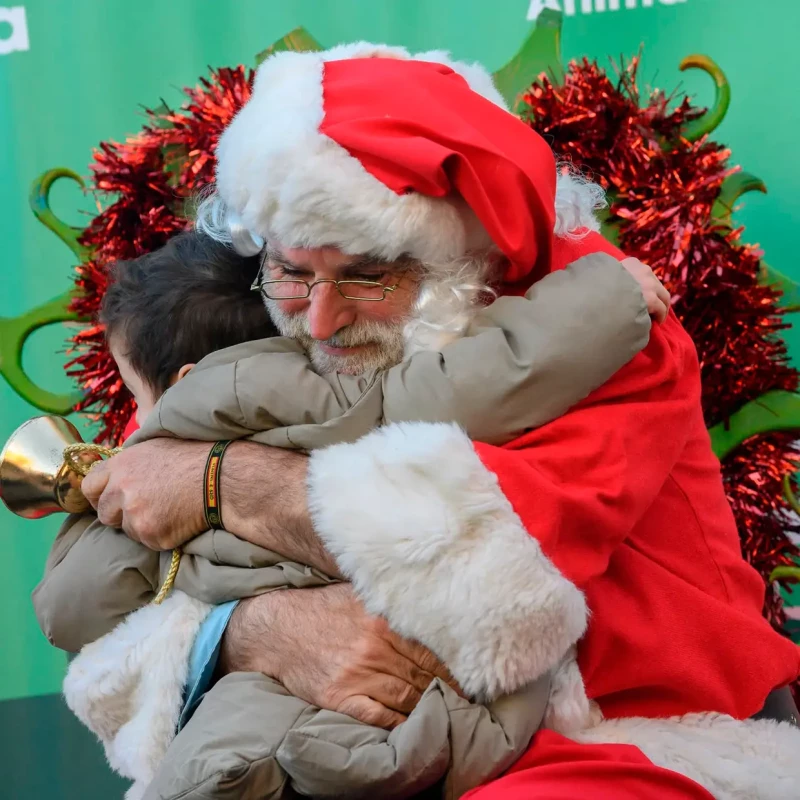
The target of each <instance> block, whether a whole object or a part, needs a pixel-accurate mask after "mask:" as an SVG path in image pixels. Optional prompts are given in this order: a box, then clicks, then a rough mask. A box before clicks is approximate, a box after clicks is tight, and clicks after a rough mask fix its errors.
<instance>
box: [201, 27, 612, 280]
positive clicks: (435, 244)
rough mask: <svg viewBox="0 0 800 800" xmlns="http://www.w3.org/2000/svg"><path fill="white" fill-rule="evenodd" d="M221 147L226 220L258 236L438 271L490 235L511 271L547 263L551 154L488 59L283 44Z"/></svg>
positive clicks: (575, 199) (569, 219) (580, 223)
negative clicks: (307, 49) (497, 83)
mask: <svg viewBox="0 0 800 800" xmlns="http://www.w3.org/2000/svg"><path fill="white" fill-rule="evenodd" d="M217 158H218V167H217V192H218V201H221V207H222V208H223V209H224V211H225V214H224V219H225V224H226V225H228V227H229V228H231V229H236V228H238V229H239V232H240V234H241V232H242V230H243V231H245V232H247V233H249V234H250V235H251V236H253V237H256V239H257V240H258V239H261V240H263V239H268V238H269V239H274V240H277V241H279V242H280V243H281V244H283V245H285V246H288V247H323V246H335V247H338V248H340V249H341V250H342V251H344V252H346V253H352V254H364V253H372V254H374V255H376V256H378V257H381V258H385V259H389V260H391V259H395V258H397V257H399V256H401V255H407V256H411V257H413V258H417V259H419V260H420V261H422V262H423V263H425V264H427V265H433V266H434V268H435V265H437V264H450V263H452V262H453V261H454V260H455V259H458V258H459V257H461V256H464V255H466V254H467V253H469V252H471V251H476V250H485V249H487V248H489V247H490V246H491V245H492V244H494V245H495V246H496V247H497V248H498V249H499V250H500V251H501V252H502V253H503V254H504V255H506V256H507V258H508V262H509V266H508V270H507V273H506V275H505V279H506V280H507V281H509V282H516V281H519V280H522V279H525V278H530V277H532V276H538V275H541V274H544V273H545V272H546V271H548V268H549V266H548V265H549V259H550V255H551V251H552V243H553V235H554V230H556V231H557V230H558V219H559V218H558V216H557V213H556V184H557V179H556V164H555V160H554V157H553V154H552V152H551V150H550V148H549V147H548V145H547V144H546V143H545V141H544V140H543V139H542V138H541V137H540V136H539V135H538V134H537V133H535V132H534V131H533V130H531V129H530V128H529V127H528V126H527V125H525V124H524V123H523V122H521V121H520V120H519V119H518V118H517V117H515V116H514V115H513V114H511V113H510V112H509V111H508V109H507V107H506V105H505V103H504V101H503V99H502V97H501V96H500V94H499V92H498V91H497V89H496V88H495V87H494V84H493V83H492V79H491V77H490V76H489V74H488V73H487V72H486V71H485V70H484V69H483V68H481V67H479V66H477V65H469V64H463V63H459V62H454V61H451V60H450V59H449V58H448V57H447V55H446V54H444V53H439V52H435V53H423V54H418V55H415V56H413V57H412V56H411V55H409V53H408V52H407V51H405V50H403V49H401V48H391V47H386V46H383V45H370V44H366V43H358V44H353V45H346V46H341V47H336V48H333V49H331V50H328V51H326V52H322V53H293V52H284V53H278V54H276V55H274V56H272V57H271V58H269V59H268V60H267V61H265V62H264V63H263V64H262V66H261V67H260V68H259V70H258V74H257V76H256V80H255V86H254V89H253V94H252V97H251V99H250V100H249V102H248V103H247V104H246V105H245V107H244V108H243V109H242V110H241V111H240V112H239V114H238V115H237V116H236V117H235V119H234V120H233V121H232V122H231V124H230V125H229V127H228V128H227V129H226V131H225V132H224V133H223V135H222V137H221V138H220V142H219V145H218V148H217ZM576 186H577V187H578V188H580V185H579V184H574V182H573V183H572V185H571V186H570V193H569V194H570V197H569V205H570V206H571V208H570V209H567V213H566V218H565V219H563V220H562V225H561V226H562V227H565V225H566V230H571V229H573V228H577V227H586V226H589V227H594V225H593V216H592V214H591V211H592V208H593V207H594V206H595V205H596V201H597V194H596V193H594V192H591V191H590V192H589V193H587V192H583V193H581V192H577V193H576V191H575V189H576ZM218 211H219V208H217V212H218ZM587 212H588V213H587ZM561 216H562V217H563V216H564V215H563V214H562V215H561ZM216 217H217V220H219V214H218V213H217V214H216ZM566 230H565V232H566ZM234 241H237V237H234ZM239 241H241V238H240V237H239ZM537 273H538V275H537Z"/></svg>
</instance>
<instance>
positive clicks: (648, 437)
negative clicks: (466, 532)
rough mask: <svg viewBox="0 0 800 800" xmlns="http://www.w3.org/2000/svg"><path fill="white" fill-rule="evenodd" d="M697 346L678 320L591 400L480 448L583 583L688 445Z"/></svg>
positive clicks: (695, 404) (555, 556)
mask: <svg viewBox="0 0 800 800" xmlns="http://www.w3.org/2000/svg"><path fill="white" fill-rule="evenodd" d="M699 403H700V380H699V367H698V364H697V356H696V354H695V350H694V345H693V344H692V342H691V340H690V339H689V337H688V335H687V334H686V332H685V331H684V330H683V329H682V328H681V326H680V323H679V322H678V321H677V319H675V317H674V316H673V315H670V317H669V319H668V320H667V322H666V323H664V324H663V325H661V326H656V327H654V328H653V333H652V335H651V339H650V343H649V344H648V346H647V347H646V348H645V350H644V351H642V352H641V353H640V354H639V355H638V356H636V357H635V358H634V359H633V361H631V362H630V363H629V364H628V365H627V366H625V367H623V369H622V370H620V371H619V372H618V373H617V374H616V375H615V376H614V377H613V378H612V379H611V380H610V381H609V382H608V383H606V384H605V385H604V386H602V387H601V388H600V389H598V390H597V391H596V392H594V394H592V395H591V396H590V397H589V398H588V399H587V400H585V401H584V402H583V403H581V404H580V405H578V406H576V407H575V408H574V409H573V410H571V411H570V412H568V413H567V414H565V415H564V416H563V417H560V418H559V419H557V420H555V421H554V422H552V423H550V424H548V425H546V426H544V427H543V428H539V429H537V430H535V431H532V432H530V433H529V434H526V435H525V436H524V437H522V438H521V439H518V440H517V441H516V442H513V443H512V444H510V445H507V446H506V447H503V448H499V447H493V446H490V445H485V444H479V443H477V444H476V445H475V447H476V450H477V453H478V456H479V457H480V459H481V460H482V462H483V464H484V466H486V467H487V468H488V469H489V470H491V471H492V472H494V473H495V474H496V475H497V477H498V479H499V481H500V486H501V488H502V490H503V492H504V494H505V495H506V497H507V498H508V499H509V501H510V502H511V504H512V505H513V507H514V510H515V511H516V512H517V514H518V515H519V516H520V518H521V520H522V523H523V525H524V526H525V528H526V529H527V530H528V532H529V533H530V534H531V535H533V536H535V537H536V538H537V539H538V540H539V542H540V543H541V545H542V549H543V550H544V552H545V553H546V554H547V555H548V556H549V557H550V558H551V559H552V560H553V562H554V563H555V564H556V566H557V567H558V568H559V569H560V570H561V571H562V572H563V574H564V575H566V576H567V577H568V578H569V579H570V580H572V581H573V582H575V583H576V584H577V585H578V586H582V585H584V584H585V583H586V582H587V581H588V580H589V579H590V578H592V577H593V576H596V575H600V574H602V573H603V572H605V570H606V567H607V564H608V560H609V557H610V555H611V552H612V551H613V550H614V549H615V548H616V547H617V545H618V544H620V543H621V542H622V541H623V540H624V539H625V538H626V536H627V535H628V533H629V532H630V530H631V529H632V528H633V526H634V525H635V524H636V523H637V522H638V521H639V520H640V519H641V518H642V516H643V515H644V513H645V512H646V511H647V509H648V507H649V506H650V504H651V503H652V502H653V500H654V499H655V497H656V495H657V494H658V493H659V491H660V490H661V488H662V486H663V485H664V482H665V481H666V479H667V476H668V475H669V473H670V471H671V469H672V468H673V466H674V465H675V463H676V461H677V459H678V458H679V457H680V455H681V452H682V450H683V448H684V445H685V444H686V441H687V439H688V436H689V431H690V430H692V429H693V428H692V425H693V424H695V423H694V422H693V420H696V415H697V414H698V413H700V412H699V408H700V406H699Z"/></svg>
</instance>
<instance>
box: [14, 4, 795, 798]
mask: <svg viewBox="0 0 800 800" xmlns="http://www.w3.org/2000/svg"><path fill="white" fill-rule="evenodd" d="M3 2H5V3H6V4H7V5H5V6H4V5H2V3H3ZM12 2H13V8H12ZM543 7H549V8H560V9H561V10H562V11H563V12H564V14H565V17H564V28H563V33H564V38H563V50H564V56H565V59H571V58H575V57H579V56H583V55H588V56H589V57H592V58H598V59H599V60H600V61H601V63H608V59H609V56H613V57H615V58H618V57H619V56H621V55H625V56H630V55H632V54H635V53H636V52H637V51H638V49H639V47H640V46H643V47H644V55H643V66H642V69H641V72H640V78H641V82H642V84H643V85H646V84H649V85H653V86H659V87H662V88H665V89H672V88H675V87H677V86H679V85H680V84H681V82H682V81H683V88H684V89H685V90H686V91H687V92H688V93H689V94H690V95H693V96H695V97H696V99H697V101H698V102H700V103H704V102H710V100H711V97H712V86H711V84H710V81H709V79H708V78H707V77H705V76H703V75H702V74H694V73H691V74H690V73H687V74H686V75H682V74H681V73H680V72H679V71H678V64H679V63H680V61H681V60H682V59H683V58H684V57H685V56H687V55H689V54H691V53H704V54H707V55H710V56H711V57H713V58H714V59H715V60H716V61H717V63H719V64H720V66H721V67H722V68H723V70H724V71H725V72H726V74H727V76H728V78H729V80H730V83H731V86H732V91H733V98H732V105H731V109H730V111H729V112H728V115H727V117H726V119H725V121H724V123H723V124H722V126H721V127H720V128H719V129H718V130H717V132H716V133H715V136H716V137H717V138H718V139H720V140H722V141H724V142H725V143H727V144H728V145H730V147H731V149H732V151H733V160H734V162H736V163H740V164H742V165H743V166H744V168H745V169H747V170H749V171H752V172H755V173H756V174H757V175H758V176H759V177H760V178H762V179H763V180H764V181H765V182H766V184H767V186H768V187H769V194H768V195H767V196H761V195H752V194H751V195H748V197H747V203H746V207H744V208H743V209H742V210H740V211H739V212H738V213H737V215H736V219H737V221H738V222H739V223H741V224H744V225H745V226H746V227H747V233H746V239H747V240H748V241H750V242H758V243H760V244H761V245H762V247H763V248H764V250H765V252H766V256H767V260H768V261H769V263H770V264H771V265H772V266H773V267H775V268H777V269H778V270H780V271H782V272H784V273H786V274H788V275H789V276H790V277H792V278H794V279H796V280H797V279H800V264H799V263H798V261H797V258H796V256H795V249H794V245H795V242H794V239H793V234H794V231H795V230H796V229H797V228H798V227H800V203H798V202H797V200H796V194H795V189H796V187H797V186H798V185H800V159H798V157H797V155H796V153H795V147H796V142H797V141H798V133H799V132H800V110H799V108H800V104H798V102H797V101H798V96H797V90H796V88H795V80H796V78H795V76H796V75H798V74H800V48H798V47H797V42H796V37H797V33H798V31H800V3H798V0H770V2H762V3H759V4H754V3H753V2H752V0H562V1H561V2H559V0H533V2H531V0H495V1H494V2H480V0H283V1H282V2H278V0H236V2H230V3H224V2H219V0H169V2H167V0H137V2H135V3H131V2H127V0H126V1H125V2H123V0H102V1H101V0H27V2H25V1H24V0H0V270H1V272H0V274H2V279H3V280H2V289H0V317H14V316H17V315H18V314H20V313H21V312H23V311H25V310H27V309H30V308H33V307H34V306H37V305H40V304H41V303H44V302H46V301H47V300H49V299H50V298H52V297H54V296H55V295H57V294H60V293H61V292H63V291H64V290H66V289H67V288H69V285H70V270H71V266H72V257H71V254H70V252H69V251H68V250H67V248H66V247H64V245H63V244H62V243H61V242H59V241H58V240H57V239H56V238H55V237H54V236H53V235H52V234H50V233H49V232H48V231H47V230H45V229H44V228H43V227H42V226H41V225H40V224H39V223H38V222H36V220H35V219H34V217H33V215H32V213H31V212H30V210H29V207H28V200H27V195H28V191H29V187H30V184H31V182H32V181H33V179H34V178H36V177H37V176H38V175H40V174H41V173H42V172H43V171H45V170H47V169H49V168H52V167H56V166H66V167H71V168H73V169H75V170H76V171H78V172H81V173H84V174H85V173H86V172H87V170H86V165H87V163H88V161H89V159H90V155H91V150H92V148H93V147H94V146H95V145H96V144H97V143H98V142H99V141H100V140H102V139H107V138H114V139H120V138H123V137H125V135H126V134H128V133H130V132H133V131H135V130H136V129H137V128H138V127H139V126H140V125H141V123H142V117H141V107H142V106H143V105H157V104H158V102H159V99H160V98H164V99H165V100H167V102H169V103H173V104H179V103H180V101H181V98H180V94H179V89H180V87H182V86H184V85H187V84H194V83H195V82H196V80H197V78H198V77H199V76H200V75H203V74H205V72H206V69H207V67H208V66H225V65H233V64H236V63H240V62H244V63H247V64H252V63H253V61H254V56H255V54H256V53H258V52H259V51H261V50H262V49H263V48H264V47H266V46H267V45H269V44H271V43H272V42H273V41H275V40H276V39H278V38H280V37H281V36H283V35H284V34H286V33H288V32H289V31H290V30H291V29H293V28H295V27H297V26H298V25H302V26H304V27H306V28H307V29H308V30H309V32H310V33H311V34H312V35H313V36H314V37H315V38H316V39H317V40H318V41H320V42H322V43H323V44H324V45H333V44H336V43H338V42H342V41H347V40H354V39H367V40H372V41H384V42H390V43H398V44H402V45H405V46H407V47H409V48H411V49H419V50H422V49H432V48H445V49H448V50H450V51H451V52H452V53H453V54H454V55H455V56H456V57H458V58H461V59H473V60H480V61H482V62H483V63H484V64H486V65H487V66H488V67H489V68H490V69H496V68H497V67H499V66H501V65H502V64H504V63H505V62H506V61H507V60H508V59H509V58H510V57H511V56H512V55H513V54H514V53H515V52H516V51H517V48H518V47H519V45H520V44H521V42H522V41H523V39H524V38H525V36H526V34H527V32H528V31H529V29H530V26H531V25H532V24H533V23H532V22H530V21H528V19H527V17H528V16H529V14H533V13H535V12H536V10H537V9H538V8H543ZM65 183H66V186H65V185H59V186H57V187H56V188H55V190H54V192H53V205H54V207H55V209H56V211H57V213H58V214H59V215H60V216H61V217H62V218H64V219H66V220H67V221H70V222H74V223H75V224H81V225H83V224H85V222H86V220H87V217H86V215H87V214H89V213H91V211H92V208H93V201H92V199H91V198H87V197H83V196H82V195H81V194H80V192H79V190H78V189H77V187H76V186H74V185H73V184H70V183H69V182H65ZM64 338H65V331H64V329H63V327H57V326H56V327H52V328H49V329H45V330H43V331H41V332H39V333H37V334H35V335H34V337H32V339H31V340H30V342H29V344H28V346H27V348H26V351H25V354H24V363H25V367H26V369H27V370H28V372H29V373H30V375H31V376H32V377H33V378H34V380H36V381H37V382H38V383H39V384H40V385H42V386H43V387H45V388H48V389H51V390H53V391H65V390H67V389H68V388H69V384H68V383H67V381H66V380H65V378H64V377H63V373H62V363H63V360H64V358H63V354H59V352H60V351H63V342H64ZM788 338H789V342H790V347H791V349H792V353H793V355H794V356H795V357H797V356H798V355H800V332H795V331H791V332H790V333H789V336H788ZM35 413H36V411H35V409H33V408H32V407H31V406H29V405H28V404H27V403H26V402H25V401H23V400H22V399H21V398H19V397H18V396H17V395H15V394H14V393H13V392H12V390H11V389H10V388H9V386H8V385H7V384H6V383H5V382H4V381H2V379H0V439H2V440H5V438H6V437H7V435H8V434H9V433H10V432H11V431H12V430H13V429H14V428H15V427H16V426H17V425H18V424H20V423H21V422H23V421H24V420H25V419H27V418H28V417H30V416H32V415H33V414H35ZM57 524H58V521H57V520H56V519H53V518H51V519H50V520H47V521H44V522H40V523H26V522H24V521H22V520H18V519H16V518H14V517H12V516H11V515H10V514H9V513H7V512H6V511H5V509H2V508H0V536H1V537H2V538H1V539H0V541H2V544H3V550H2V555H3V558H2V560H0V605H1V606H2V608H3V613H2V615H0V643H1V644H0V701H6V702H5V703H0V726H2V727H0V734H2V739H0V765H2V764H3V763H4V762H7V764H8V766H9V767H11V766H12V765H13V767H14V770H15V771H12V779H11V780H12V785H15V786H16V789H15V793H14V794H13V795H12V796H14V797H35V796H37V794H38V793H39V792H40V791H42V792H44V791H45V790H44V788H42V787H45V786H48V787H50V788H49V790H48V794H47V796H48V797H54V796H58V797H62V796H63V797H67V796H69V797H72V796H75V797H79V796H82V797H87V796H92V797H93V796H97V797H101V796H106V795H104V794H102V792H103V791H106V789H107V786H106V789H101V788H99V787H100V786H101V783H96V784H93V785H94V789H91V790H90V789H89V788H87V787H89V786H90V784H91V780H90V778H87V777H86V775H87V774H89V775H90V776H91V774H93V771H96V770H97V766H96V764H98V763H99V762H98V761H97V754H96V753H95V752H94V751H91V752H89V751H87V749H86V745H85V742H86V739H84V738H80V737H78V738H77V739H75V738H74V736H73V734H72V733H69V734H67V733H64V731H66V730H69V731H72V730H73V729H72V728H71V727H69V725H70V723H69V721H68V719H67V718H66V717H65V716H62V711H61V709H60V708H58V706H57V703H56V701H55V700H52V698H38V699H37V700H33V699H32V698H34V697H36V696H39V695H47V694H50V693H55V692H57V691H58V690H59V685H60V681H61V678H62V675H63V670H64V665H65V657H64V655H63V654H60V653H58V652H57V651H55V650H53V649H52V648H51V647H50V646H49V645H48V644H47V642H46V641H45V640H44V638H43V637H42V636H41V634H40V632H39V630H38V628H37V627H36V625H35V621H34V617H33V612H32V609H31V606H30V602H29V595H30V592H31V590H32V588H33V586H34V585H35V583H36V581H37V579H38V576H39V575H40V573H41V570H42V565H43V562H44V558H45V555H46V553H47V550H48V547H49V544H50V541H51V539H52V536H53V535H54V532H55V530H56V527H57ZM51 701H52V702H51ZM62 726H67V728H64V727H62ZM23 731H24V732H23ZM59 732H61V734H59V735H56V734H58V733H59ZM48 737H49V738H50V739H52V738H53V737H55V738H56V740H57V743H58V747H59V751H58V756H57V757H56V756H52V758H50V759H49V762H48V763H50V764H52V769H50V770H47V771H45V772H44V773H41V772H40V773H39V774H38V775H36V776H29V777H27V778H23V777H22V774H23V772H24V771H25V767H22V766H20V763H21V762H20V761H19V759H20V758H22V755H20V754H21V753H22V752H23V751H25V752H27V753H28V755H30V756H31V758H33V756H34V755H35V754H36V752H38V753H39V755H41V754H42V751H43V750H44V749H46V748H47V747H48V745H46V743H45V742H46V740H47V739H48ZM68 743H69V747H68V746H67V744H68ZM70 748H71V749H70ZM48 753H50V751H49V750H48ZM14 754H16V755H14ZM51 755H52V754H51ZM86 759H88V761H87V760H86ZM30 763H37V762H35V761H31V762H30ZM70 769H71V770H72V772H73V773H75V775H78V774H80V775H82V776H83V779H85V780H90V783H85V784H81V785H82V786H83V788H82V789H80V790H79V789H78V788H77V787H78V784H79V782H78V783H76V780H77V778H75V777H74V775H73V774H72V773H70V772H69V770H70ZM4 772H7V770H5V769H4ZM68 773H69V774H68ZM14 775H16V776H17V777H16V778H14V777H13V776H14ZM97 776H98V777H97V778H96V780H97V781H101V780H102V778H101V777H100V774H99V772H98V773H97ZM14 781H16V784H14ZM54 787H59V788H54ZM17 789H18V790H19V791H18V793H17ZM0 791H2V790H0ZM81 792H82V793H81ZM87 792H88V794H87ZM42 796H44V795H42Z"/></svg>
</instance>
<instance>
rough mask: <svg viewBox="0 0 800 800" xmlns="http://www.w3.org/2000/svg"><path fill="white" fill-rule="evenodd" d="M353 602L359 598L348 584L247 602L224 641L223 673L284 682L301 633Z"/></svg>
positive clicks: (284, 593)
mask: <svg viewBox="0 0 800 800" xmlns="http://www.w3.org/2000/svg"><path fill="white" fill-rule="evenodd" d="M348 602H350V603H352V602H353V593H352V589H351V588H350V586H349V585H345V584H341V585H338V586H329V587H324V588H320V589H301V590H291V589H289V590H286V591H278V592H270V593H269V594H264V595H260V596H259V597H253V598H250V599H248V600H243V601H242V602H241V603H239V605H238V606H237V608H236V609H235V611H234V612H233V616H232V617H231V620H230V622H229V623H228V627H227V629H226V631H225V636H224V637H223V639H222V650H221V652H220V663H219V670H220V674H228V673H230V672H261V673H263V674H264V675H267V676H268V677H270V678H274V679H275V680H278V681H280V680H282V679H283V673H284V672H285V671H286V668H287V667H288V666H289V664H290V663H291V661H292V658H293V654H294V651H295V650H296V647H295V642H296V637H297V636H298V634H299V635H301V636H302V635H303V632H305V631H306V630H307V629H309V625H310V622H313V619H314V618H319V617H320V616H321V615H326V614H332V613H333V614H335V613H337V612H339V613H341V612H342V608H343V605H344V604H346V603H348ZM312 628H313V625H312ZM287 654H288V658H287Z"/></svg>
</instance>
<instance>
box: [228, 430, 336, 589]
mask: <svg viewBox="0 0 800 800" xmlns="http://www.w3.org/2000/svg"><path fill="white" fill-rule="evenodd" d="M307 469H308V459H307V457H306V456H304V455H300V454H299V453H296V452H293V451H291V450H281V449H278V448H273V447H266V446H264V445H260V444H255V443H253V442H234V443H233V444H232V445H231V446H230V447H229V448H228V451H227V452H226V454H225V460H224V464H223V469H222V473H221V486H220V497H221V500H222V515H223V521H224V524H225V527H226V529H227V530H229V531H230V532H231V533H234V534H236V535H237V536H239V537H240V538H242V539H245V540H246V541H248V542H251V543H253V544H256V545H259V546H260V547H264V548H266V549H268V550H272V551H273V552H276V553H279V554H280V555H282V556H285V557H286V558H287V559H291V560H293V561H298V562H300V563H303V564H308V565H310V566H312V567H316V568H317V569H319V570H321V571H322V572H324V573H326V574H328V575H331V576H334V577H341V574H340V573H339V570H338V567H337V566H336V562H335V561H334V560H333V558H332V557H331V555H330V554H329V553H328V552H327V550H325V548H324V547H323V546H322V543H321V541H320V540H319V538H318V537H317V535H316V533H315V532H314V528H313V525H312V524H311V518H310V516H309V513H308V502H307V498H306V473H307Z"/></svg>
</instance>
